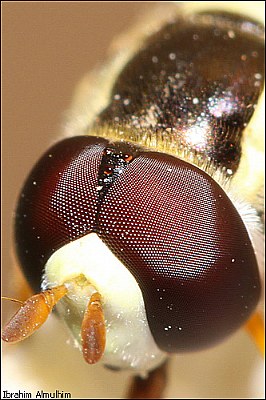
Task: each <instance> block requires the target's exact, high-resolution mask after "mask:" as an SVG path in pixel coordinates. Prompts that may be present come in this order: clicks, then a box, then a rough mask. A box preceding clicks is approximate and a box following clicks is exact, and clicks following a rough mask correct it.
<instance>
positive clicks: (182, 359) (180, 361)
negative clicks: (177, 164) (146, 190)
mask: <svg viewBox="0 0 266 400" xmlns="http://www.w3.org/2000/svg"><path fill="white" fill-rule="evenodd" d="M195 98H196V97H195ZM114 106H115V105H114ZM215 107H216V108H215ZM213 109H214V110H216V111H217V105H216V106H215V104H214V108H213ZM74 110H75V107H74ZM108 113H109V114H110V109H109V110H108V109H107V111H106V112H105V115H104V116H103V117H102V119H101V120H102V121H104V122H106V121H107V122H108V118H109V114H108ZM69 126H71V124H70V125H67V128H66V131H68V132H69ZM73 126H74V125H73ZM102 129H104V128H102ZM68 132H67V133H68ZM108 148H110V145H109V144H106V143H104V146H103V151H106V149H108ZM134 151H136V150H135V149H134ZM113 153H114V152H113ZM115 154H116V153H115ZM139 156H142V157H143V156H144V158H145V157H146V158H147V157H148V159H149V160H152V162H154V168H155V169H156V165H157V164H156V163H155V161H154V159H156V155H154V154H148V155H147V154H144V155H143V154H138V153H137V154H136V155H134V160H138V159H139ZM107 161H108V160H107ZM159 161H160V162H162V161H163V162H164V163H166V162H167V165H168V164H169V165H170V164H171V161H172V159H171V157H170V158H169V156H167V160H159ZM229 161H230V160H229ZM107 164H108V162H107ZM169 165H168V167H169ZM171 165H172V164H171ZM230 166H231V165H230ZM227 167H228V166H227ZM169 168H170V167H169ZM233 168H234V166H232V170H233ZM181 169H182V168H181ZM227 169H231V168H229V167H228V168H227ZM128 171H130V169H128ZM213 191H215V190H214V189H213ZM217 191H218V189H217ZM109 193H110V192H109ZM217 196H218V197H219V193H218V192H217ZM111 201H114V204H115V202H116V200H115V199H113V200H112V196H111ZM107 214H108V215H109V218H112V216H110V210H107ZM109 245H110V246H115V245H116V244H115V243H114V244H112V243H111V244H109ZM120 258H121V257H120ZM144 286H145V282H144ZM146 286H147V285H146ZM146 292H148V295H147V296H149V290H148V289H147V290H146ZM148 302H150V304H151V307H152V305H154V301H148ZM154 329H155V330H156V327H155V328H154ZM55 336H56V338H60V336H59V335H58V334H57V333H56V334H55ZM34 339H35V338H34ZM62 340H63V342H64V341H65V340H64V339H62ZM232 340H233V338H232ZM45 341H46V343H48V342H47V336H46V337H45ZM51 342H54V339H51ZM38 343H39V342H38ZM232 343H234V342H231V345H232ZM236 343H237V344H238V343H241V341H240V339H239V337H238V338H237V339H236V342H235V343H234V344H233V347H235V346H236ZM55 345H56V351H59V349H60V347H61V346H60V345H59V344H58V343H55ZM166 345H167V344H166ZM238 345H239V344H238ZM39 346H41V344H38V347H39ZM224 346H226V344H225V345H221V347H220V346H218V347H217V349H218V350H219V349H220V351H221V353H223V354H226V350H225V349H226V347H224ZM227 346H229V345H227ZM240 348H242V347H240ZM228 349H229V352H231V348H230V347H228ZM218 350H217V351H218ZM16 351H17V349H15V350H14V354H15V352H16ZM27 351H28V350H27ZM71 351H72V350H71ZM215 351H216V350H212V351H210V352H209V351H205V352H201V353H200V354H198V355H193V356H190V355H188V356H180V355H179V356H178V357H177V360H175V361H174V363H175V365H174V366H173V371H175V370H176V368H178V370H180V369H181V370H183V368H184V367H185V366H186V365H188V366H189V368H188V369H189V375H190V376H191V364H192V363H193V365H196V364H197V360H202V362H204V363H207V364H209V361H206V359H205V356H206V357H207V360H208V356H209V357H213V356H214V354H216V356H217V354H219V353H215ZM28 354H30V353H29V352H28ZM28 354H27V357H28ZM34 354H35V356H36V351H35V350H34ZM62 354H63V357H66V356H65V349H62ZM247 354H248V353H247ZM71 357H72V355H71ZM190 357H192V358H190ZM194 357H195V358H194ZM219 357H220V356H219ZM223 357H224V356H223ZM238 357H239V354H238ZM41 358H42V360H43V357H41ZM73 358H75V356H73ZM192 359H193V361H192ZM234 359H236V357H235V358H234ZM10 360H11V358H10ZM204 360H205V361H204ZM249 360H250V359H249ZM237 361H238V362H237V364H238V363H239V358H237ZM77 362H78V361H77ZM186 363H187V364H186ZM39 364H40V359H39ZM41 364H42V365H43V366H44V367H45V365H44V361H42V363H41ZM66 364H67V365H71V364H73V363H72V361H70V360H68V361H67V363H66ZM248 364H250V361H249V362H248ZM204 365H206V364H204ZM211 365H212V371H216V372H217V375H216V377H217V376H220V374H221V366H220V365H217V363H215V365H216V370H215V368H214V365H213V364H211ZM230 365H233V361H232V360H230ZM241 365H242V363H241ZM58 368H60V367H58ZM97 368H98V366H97ZM204 368H206V367H203V369H202V370H204ZM226 368H228V366H227V367H226ZM82 370H83V368H82ZM199 370H200V367H199ZM85 371H86V375H87V373H88V375H90V378H87V376H86V378H84V380H83V382H84V381H85V382H86V385H85V386H87V382H88V379H91V378H92V379H93V380H94V379H95V375H92V374H91V371H89V372H88V366H86V365H85V366H84V373H85ZM95 371H97V374H98V376H101V379H103V380H104V379H105V376H106V379H108V377H107V375H108V374H107V375H105V373H106V372H105V371H104V372H103V371H102V369H101V370H99V369H97V370H95V369H94V373H95ZM40 372H41V371H40ZM70 372H71V368H70V367H69V368H67V373H70ZM194 374H195V375H197V374H198V373H197V372H196V371H195V372H194ZM40 375H43V373H41V374H40ZM54 375H55V376H56V375H57V374H56V373H55V374H54ZM44 376H45V374H44ZM120 376H121V377H122V376H123V380H125V373H122V374H121V375H120ZM210 376H211V372H210V375H208V380H210ZM113 377H114V375H113V374H112V375H111V380H112V381H113ZM42 378H43V376H42ZM117 379H118V378H117ZM121 379H122V378H121ZM51 382H52V380H51ZM184 382H186V378H185V376H184ZM203 382H204V380H202V379H201V384H202V383H203ZM76 385H77V383H76V382H75V386H76ZM62 386H63V387H62V389H61V390H64V391H67V389H65V387H66V386H65V385H63V384H62ZM78 386H79V388H82V386H83V384H80V385H78ZM89 386H90V387H91V386H92V385H91V384H89ZM118 386H119V387H120V389H121V390H122V387H121V386H122V385H120V383H118ZM178 386H179V388H178V394H179V395H180V387H181V386H182V384H181V383H180V382H179V385H178ZM184 386H187V384H184ZM196 386H197V385H195V388H196ZM203 386H204V390H205V389H206V387H207V386H208V384H207V383H205V382H204V384H203ZM215 386H216V385H215ZM68 387H69V386H68ZM216 388H217V386H216ZM242 389H243V382H242V383H241V389H240V390H242ZM47 390H48V389H47ZM79 390H80V389H79ZM81 390H82V389H81ZM84 390H85V392H86V388H85V387H84ZM169 390H172V389H170V387H169ZM173 390H174V392H173V393H176V389H174V388H173ZM186 390H187V389H186ZM194 390H197V389H194ZM208 390H209V389H208ZM210 390H211V389H210ZM247 390H249V389H247ZM68 391H70V389H68ZM181 391H182V389H181ZM73 393H74V392H73ZM184 393H185V392H184ZM199 393H200V389H199ZM204 393H205V392H204ZM210 393H211V391H210ZM230 393H232V392H230ZM240 393H241V392H240ZM107 395H108V396H110V392H108V394H107ZM192 395H193V394H192ZM210 395H211V394H210Z"/></svg>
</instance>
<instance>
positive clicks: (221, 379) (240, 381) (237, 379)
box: [3, 2, 264, 398]
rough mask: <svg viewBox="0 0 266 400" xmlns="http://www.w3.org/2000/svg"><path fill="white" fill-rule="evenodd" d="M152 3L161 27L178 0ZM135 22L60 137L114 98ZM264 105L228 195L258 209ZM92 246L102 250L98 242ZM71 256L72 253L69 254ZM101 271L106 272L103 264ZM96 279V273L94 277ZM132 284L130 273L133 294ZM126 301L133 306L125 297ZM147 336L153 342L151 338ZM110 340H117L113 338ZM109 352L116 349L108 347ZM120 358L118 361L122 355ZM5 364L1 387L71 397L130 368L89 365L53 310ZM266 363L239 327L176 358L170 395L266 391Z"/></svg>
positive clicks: (260, 5)
mask: <svg viewBox="0 0 266 400" xmlns="http://www.w3.org/2000/svg"><path fill="white" fill-rule="evenodd" d="M176 3H180V2H176ZM153 6H155V8H157V7H160V12H159V14H158V13H156V12H155V14H154V15H156V18H154V19H153V21H152V23H151V27H150V31H153V30H154V29H156V26H159V25H160V24H161V23H162V22H161V21H163V20H165V19H166V18H168V15H169V13H170V14H171V12H172V10H173V9H174V7H175V5H174V4H157V5H155V4H154V5H153ZM178 6H181V7H184V12H188V13H189V12H191V10H192V9H193V10H194V9H195V10H197V9H200V10H201V9H204V7H207V8H214V9H217V8H218V9H226V10H229V11H236V12H241V13H245V14H247V15H249V16H250V17H253V18H255V19H257V20H260V21H262V19H263V15H264V2H197V3H196V2H195V3H194V2H187V3H183V4H182V5H180V4H178ZM87 7H90V4H89V3H87ZM177 12H179V9H177ZM166 15H167V17H166ZM104 18H108V16H103V25H102V27H100V28H99V29H103V30H104ZM150 19H151V17H150V16H148V17H146V20H148V21H149V20H150ZM144 21H145V17H144ZM262 22H263V21H262ZM137 26H139V30H138V32H136V30H134V29H133V30H132V31H133V33H131V34H130V37H131V35H132V37H134V39H132V42H130V41H129V43H130V45H129V46H128V48H126V47H125V45H124V43H125V40H126V41H127V39H125V38H124V37H122V38H121V39H120V40H118V42H117V41H114V45H113V47H114V48H115V51H114V53H115V54H117V55H116V56H113V55H112V56H111V57H110V59H109V61H108V62H107V67H105V66H104V67H103V68H102V69H100V70H99V69H98V68H97V69H96V70H95V71H93V72H92V73H90V74H89V78H88V77H86V78H85V79H84V80H83V81H82V83H81V85H80V86H78V89H77V91H76V94H75V96H74V101H73V106H72V109H71V111H70V113H69V119H67V122H66V123H65V125H64V128H63V133H62V135H61V136H63V135H64V136H66V135H70V136H71V135H72V134H73V133H74V134H77V135H78V134H84V133H86V132H87V130H88V127H89V126H90V123H91V121H93V118H94V117H95V115H96V114H97V113H98V112H99V110H101V109H102V108H103V107H104V105H105V102H106V101H107V99H108V94H109V91H110V87H111V84H112V80H113V79H114V77H115V76H116V75H117V73H118V71H119V70H120V69H121V68H122V65H123V64H124V63H125V61H126V59H127V57H128V56H129V54H131V52H134V51H135V47H136V45H135V43H136V40H140V38H141V37H142V36H143V33H139V32H141V30H145V28H144V27H145V26H147V23H143V22H140V23H139V25H137ZM135 29H136V28H135ZM137 29H138V28H137ZM125 37H127V36H125ZM117 43H121V44H117ZM117 48H120V49H121V48H122V50H121V51H120V52H118V53H116V52H117ZM99 74H100V75H99ZM106 76H107V78H106ZM103 77H104V79H103ZM262 110H264V107H263V97H262V98H261V100H260V102H259V105H258V107H257V110H256V113H255V114H254V116H253V121H252V124H250V125H249V127H247V129H246V132H245V136H246V140H245V144H244V157H243V161H242V164H241V165H240V169H239V173H238V174H237V175H236V176H235V178H234V180H235V181H234V185H233V186H232V188H231V189H230V190H231V191H230V195H231V196H232V197H233V198H235V197H237V201H238V202H241V201H240V200H241V199H243V200H244V201H245V202H246V203H247V204H251V205H254V206H255V207H256V208H258V209H261V207H262V206H261V204H259V205H258V200H257V197H256V194H257V193H258V192H259V191H263V186H262V179H263V175H264V145H263V144H262V140H263V139H262V138H263V137H264V134H263V132H264V123H263V121H264V112H263V111H262ZM254 159H256V160H257V162H256V163H254ZM219 179H220V178H219V176H218V177H217V180H218V181H219ZM239 199H240V200H239ZM243 215H245V210H243ZM247 223H248V222H247ZM254 237H255V239H254V240H257V243H258V244H257V245H256V246H257V247H258V248H259V249H260V247H261V246H262V244H263V238H262V236H261V234H258V238H257V236H256V232H255V234H254ZM92 246H93V247H94V249H96V247H97V243H96V244H95V245H92ZM67 250H68V249H67ZM258 251H259V250H258ZM56 256H57V254H56ZM59 256H60V257H59V258H60V262H62V257H61V255H59ZM64 257H65V255H64ZM66 257H67V259H68V260H69V257H68V256H66ZM260 258H261V260H262V262H261V263H262V264H263V256H262V255H261V256H260ZM56 263H57V260H54V259H52V260H49V263H48V266H47V269H46V275H47V279H48V281H50V282H52V283H53V284H61V283H63V281H64V280H67V279H68V278H69V277H70V276H71V266H70V267H69V269H67V273H66V272H65V270H64V271H63V272H62V274H61V275H60V274H58V270H57V264H56ZM65 264H66V263H65ZM65 264H64V266H65ZM54 265H56V272H54V270H55V268H54ZM72 267H73V266H72ZM88 269H89V266H88ZM54 274H56V276H55V275H54ZM102 274H104V271H103V272H102ZM105 278H106V279H107V280H108V277H106V276H105ZM95 279H96V280H97V279H98V278H97V277H95ZM125 279H126V278H125ZM110 282H112V277H110V279H109V280H108V284H110ZM103 284H104V283H103ZM134 284H135V283H134V282H132V281H131V278H129V279H128V291H129V293H130V290H131V288H132V287H133V286H134ZM108 289H109V290H108V292H106V293H107V294H106V296H107V297H108V296H111V292H112V290H114V291H115V292H116V297H115V300H114V303H115V306H117V304H118V305H119V291H118V290H117V288H115V287H112V288H110V287H109V288H108ZM104 290H105V289H104V288H103V291H104ZM117 292H118V295H117ZM133 292H134V294H132V296H133V297H134V296H137V295H138V294H137V295H136V292H135V291H134V290H133V289H132V293H133ZM121 301H122V302H123V305H124V306H125V308H126V310H128V309H129V307H128V305H127V304H126V301H127V299H126V297H125V298H123V300H121ZM139 302H141V300H139V299H136V303H134V305H133V306H132V304H131V307H132V309H131V310H130V312H134V311H135V309H134V307H135V308H138V311H139V312H140V314H141V313H142V310H139V306H138V304H139ZM135 304H136V305H135ZM139 320H140V321H141V322H140V324H142V325H143V320H144V318H142V317H141V318H139ZM119 328H120V327H119ZM138 330H139V329H138V327H137V328H136V326H135V327H134V331H133V335H132V336H134V339H135V340H136V342H138V344H142V342H141V341H139V340H138V339H137V334H138ZM121 332H123V331H122V330H120V329H118V330H117V331H115V332H114V335H116V334H118V335H119V334H120V335H121ZM131 334H132V332H131ZM145 335H149V332H148V333H147V331H144V330H143V332H142V337H141V340H143V343H144V344H143V345H145V340H146V337H145ZM118 339H119V338H118ZM120 339H121V340H120ZM120 339H119V342H122V343H123V342H124V338H120ZM148 341H149V343H150V340H148ZM110 343H112V342H111V340H110ZM110 346H111V345H110ZM75 347H76V348H75ZM152 351H154V348H153V343H152V344H151V352H152ZM108 352H109V353H110V352H111V350H110V351H109V348H108ZM108 356H109V354H108ZM156 357H158V359H163V357H164V355H162V354H160V352H158V353H156ZM160 357H161V358H160ZM109 358H110V357H109ZM111 358H112V355H111ZM115 359H116V360H117V358H115ZM115 362H116V361H115ZM145 362H146V360H144V364H145ZM3 363H4V370H3V390H8V391H9V392H18V391H19V390H20V391H25V392H30V393H32V396H33V397H34V395H35V394H36V392H37V391H38V390H39V391H40V390H43V391H46V392H54V391H55V390H59V391H61V392H64V393H71V395H72V398H122V396H123V393H124V392H125V390H126V387H127V385H128V382H129V377H130V375H131V374H130V372H128V371H123V372H119V373H114V372H112V371H108V370H107V369H105V368H104V367H103V366H102V365H95V366H89V365H87V364H86V363H85V361H84V360H83V358H82V356H81V354H80V352H79V350H78V344H77V342H76V341H75V340H74V339H73V338H72V337H70V335H69V333H68V331H67V330H66V329H65V326H64V324H62V321H61V322H60V321H59V320H58V319H57V318H56V317H55V316H51V317H50V319H49V321H48V322H47V323H46V325H45V326H44V327H43V328H42V329H41V330H40V331H39V332H38V333H36V334H35V335H34V336H33V337H31V338H30V339H29V340H28V341H25V342H23V343H21V344H19V345H16V346H11V347H9V348H7V347H6V346H4V352H3ZM263 365H264V363H263V360H262V358H261V356H260V354H259V353H258V351H257V349H256V347H255V345H254V343H253V342H252V341H251V340H250V338H249V337H248V335H247V334H246V332H245V331H244V330H241V331H239V332H237V333H236V334H235V335H233V336H232V337H231V338H230V339H229V340H228V341H226V342H225V343H222V344H220V345H218V346H217V347H215V348H213V349H210V350H206V351H201V352H199V353H197V354H186V355H177V356H174V357H172V360H171V366H170V377H169V385H168V388H167V390H166V394H165V395H166V397H169V398H176V397H180V398H191V397H192V398H205V397H210V398H212V397H222V398H231V397H239V398H241V397H245V398H254V397H263V395H264V377H263Z"/></svg>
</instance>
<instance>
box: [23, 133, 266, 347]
mask: <svg viewBox="0 0 266 400" xmlns="http://www.w3.org/2000/svg"><path fill="white" fill-rule="evenodd" d="M123 154H125V155H126V157H124V156H123ZM51 155H52V157H51ZM129 155H130V156H129ZM125 158H126V159H129V160H130V161H128V162H126V161H125ZM108 163H109V164H110V165H112V171H111V172H110V176H109V177H107V178H106V177H104V176H105V172H104V171H105V170H106V165H107V164H108ZM33 182H36V185H34V184H33ZM29 204H30V205H31V207H29ZM26 209H27V216H26V217H25V214H24V213H25V212H26ZM90 233H96V234H97V235H98V236H99V238H100V239H101V240H102V241H103V242H104V243H105V244H106V245H107V246H108V247H109V248H110V250H111V251H112V252H113V253H114V254H115V255H116V257H117V258H118V259H119V260H120V261H121V262H122V263H123V264H124V266H125V267H126V268H127V269H128V270H129V271H130V272H131V273H132V274H133V276H134V277H135V279H136V281H137V283H138V284H139V286H140V288H141V291H142V295H143V299H144V304H145V308H146V313H147V319H148V323H149V327H150V329H151V332H152V335H153V337H154V340H155V342H156V343H157V345H158V347H159V348H160V349H162V350H164V351H167V352H180V351H189V350H195V349H200V348H202V347H207V346H210V345H211V344H213V343H215V342H217V341H219V340H221V339H222V338H223V337H224V336H226V335H228V334H229V333H231V332H233V331H234V330H236V329H237V328H238V327H239V326H241V325H242V324H243V323H244V321H246V320H247V319H248V317H249V316H250V314H251V313H252V311H253V310H254V308H255V306H256V304H257V301H258V298H259V293H260V284H259V276H258V270H257V263H256V258H255V255H254V251H253V248H252V245H251V242H250V239H249V237H248V234H247V231H246V228H245V226H244V224H243V222H242V220H241V218H240V216H239V215H238V213H237V211H236V210H235V208H234V206H233V204H232V203H231V201H230V200H229V198H228V197H227V196H226V194H225V193H224V191H223V190H222V189H221V188H220V187H219V185H218V184H217V183H216V182H215V181H214V180H213V179H212V178H211V177H210V176H208V175H207V174H206V173H205V172H203V171H201V170H199V169H198V168H197V167H195V166H192V165H190V164H188V163H187V162H185V161H182V160H180V159H178V158H176V157H173V156H170V155H166V154H161V153H156V152H151V151H148V150H144V149H141V148H139V147H135V146H134V145H132V144H127V143H124V144H123V149H121V145H120V144H119V143H118V144H116V143H113V144H112V145H111V147H110V143H108V141H107V140H105V139H102V138H97V137H90V136H85V137H75V138H71V139H67V140H64V141H62V142H60V143H58V144H57V145H55V146H54V147H53V148H52V149H51V150H49V151H48V152H47V153H46V154H45V155H44V156H43V158H42V159H41V160H40V161H39V163H38V164H37V165H36V167H35V168H34V169H33V171H32V173H31V175H30V177H29V179H28V181H27V182H26V184H25V187H24V188H23V196H22V198H21V202H20V205H19V208H18V211H17V224H16V243H17V249H18V253H19V255H20V261H21V263H22V266H23V268H24V269H25V273H26V274H27V275H28V276H30V277H31V282H32V284H33V285H34V286H36V287H37V286H39V285H40V276H41V274H40V271H41V270H42V269H43V267H44V265H45V263H46V262H47V260H48V259H49V257H50V256H51V255H52V254H53V253H54V252H55V251H56V250H57V249H58V248H59V247H61V246H64V245H66V244H67V243H69V242H71V241H73V240H76V239H78V238H81V237H82V236H84V235H89V234H90ZM40 238H42V240H40ZM32 244H34V245H33V246H32ZM28 248H31V249H32V250H31V251H30V252H26V249H28ZM88 257H89V255H88ZM106 261H107V260H106Z"/></svg>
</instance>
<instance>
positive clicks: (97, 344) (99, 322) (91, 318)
mask: <svg viewBox="0 0 266 400" xmlns="http://www.w3.org/2000/svg"><path fill="white" fill-rule="evenodd" d="M81 342H82V351H83V357H84V359H85V361H86V362H87V363H88V364H95V363H96V362H98V361H99V360H100V358H101V357H102V356H103V353H104V349H105V343H106V329H105V322H104V314H103V308H102V301H101V295H100V294H99V293H94V294H93V295H92V296H91V298H90V301H89V303H88V307H87V310H86V311H85V314H84V318H83V322H82V326H81Z"/></svg>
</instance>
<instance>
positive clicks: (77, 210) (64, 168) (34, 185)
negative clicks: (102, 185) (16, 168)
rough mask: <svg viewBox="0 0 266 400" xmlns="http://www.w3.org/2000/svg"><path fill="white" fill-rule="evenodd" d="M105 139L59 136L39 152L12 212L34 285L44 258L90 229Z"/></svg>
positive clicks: (22, 257)
mask: <svg viewBox="0 0 266 400" xmlns="http://www.w3.org/2000/svg"><path fill="white" fill-rule="evenodd" d="M107 143H108V142H107V141H106V140H104V139H102V138H95V137H89V136H82V137H73V138H70V139H66V140H63V141H61V142H59V143H57V144H56V145H54V146H53V147H52V148H50V149H49V150H48V151H47V152H46V153H45V154H44V155H43V157H42V158H41V159H40V160H39V162H38V163H37V164H36V165H35V167H34V168H33V170H32V172H31V174H30V175H29V177H28V179H27V181H26V182H25V185H24V187H23V189H22V193H21V195H20V198H19V202H18V207H17V212H16V226H15V235H16V249H17V253H18V256H19V259H20V262H21V266H22V268H23V270H24V273H25V276H26V278H27V279H28V281H29V283H30V284H31V286H32V287H33V288H34V290H36V291H39V290H40V284H41V280H42V274H43V269H44V266H45V263H46V262H47V260H48V258H49V257H50V256H51V255H52V254H53V253H54V252H55V251H56V250H57V249H59V248H60V247H62V246H63V245H65V244H67V243H69V242H70V241H73V240H75V239H77V238H78V237H80V236H83V235H85V234H87V233H90V232H92V230H93V227H94V224H95V215H96V210H97V198H98V193H97V190H96V189H97V175H98V170H99V167H100V163H101V159H102V153H103V150H104V148H105V147H106V145H107Z"/></svg>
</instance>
